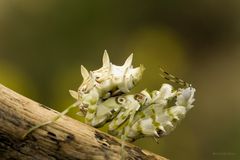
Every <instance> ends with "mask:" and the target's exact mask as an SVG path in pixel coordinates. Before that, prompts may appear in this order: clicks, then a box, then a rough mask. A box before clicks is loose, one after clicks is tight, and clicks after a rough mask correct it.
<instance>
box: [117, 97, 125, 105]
mask: <svg viewBox="0 0 240 160" xmlns="http://www.w3.org/2000/svg"><path fill="white" fill-rule="evenodd" d="M116 102H117V103H118V104H124V103H126V98H124V97H116Z"/></svg>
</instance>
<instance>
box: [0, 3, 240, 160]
mask: <svg viewBox="0 0 240 160" xmlns="http://www.w3.org/2000/svg"><path fill="white" fill-rule="evenodd" d="M104 49H107V50H108V53H109V54H110V58H111V61H112V62H113V63H114V64H118V65H120V64H122V63H123V62H124V60H125V59H126V58H127V57H128V56H129V55H130V53H132V52H133V53H134V65H135V66H136V65H139V64H144V66H145V67H146V71H145V73H144V77H143V79H142V81H141V83H140V84H139V85H138V86H137V87H136V89H135V90H134V91H140V90H142V89H144V88H149V89H150V90H152V89H158V88H160V86H161V83H163V82H167V81H165V80H163V79H162V78H161V77H160V76H159V74H160V70H159V68H160V67H163V68H164V69H165V70H167V71H169V72H170V73H173V74H174V75H177V76H178V77H181V78H183V79H184V80H186V81H188V82H190V83H192V84H193V86H194V87H196V89H197V92H196V102H195V108H193V109H192V110H191V111H190V112H189V114H188V115H187V117H186V119H184V120H183V122H182V123H181V125H179V126H178V127H177V129H176V130H175V131H174V132H173V133H172V134H170V135H169V136H167V137H164V138H162V140H161V141H160V143H159V144H156V143H155V141H154V140H153V139H152V138H143V139H141V140H138V141H136V142H134V143H135V144H136V145H138V146H140V147H142V148H144V149H148V150H150V151H152V152H154V153H157V154H160V155H162V156H165V157H167V158H169V159H178V160H186V159H191V160H193V159H194V160H203V159H206V160H207V159H216V160H218V159H228V160H231V159H234V160H237V159H240V114H239V113H240V94H239V91H240V85H239V82H240V73H239V72H240V71H239V69H240V1H238V0H228V1H216V0H215V1H214V0H203V1H186V0H183V1H177V0H171V1H164V0H159V1H154V0H150V1H145V2H144V1H137V0H132V1H118V2H116V1H110V0H106V1H76V0H73V1H61V0H60V1H56V0H41V1H35V0H23V1H16V0H0V83H2V84H4V85H5V86H7V87H9V88H11V89H13V90H15V91H17V92H19V93H21V94H23V95H25V96H27V97H29V98H31V99H34V100H36V101H38V102H40V103H43V104H45V105H48V106H51V107H52V108H54V109H56V110H58V111H62V110H63V109H64V108H65V107H66V106H68V105H69V104H71V103H73V102H74V100H73V99H72V98H71V97H70V95H69V93H68V90H69V89H75V90H76V89H77V88H78V86H79V85H80V83H81V82H82V78H81V75H80V65H81V64H83V65H84V66H85V67H86V68H88V69H89V70H94V69H96V68H99V67H100V66H101V59H102V55H103V51H104ZM175 86H176V85H175ZM70 116H73V117H74V118H79V117H77V116H74V114H73V113H70Z"/></svg>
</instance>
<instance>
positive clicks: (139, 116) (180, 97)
mask: <svg viewBox="0 0 240 160" xmlns="http://www.w3.org/2000/svg"><path fill="white" fill-rule="evenodd" d="M132 58H133V55H132V54H131V55H130V56H129V57H128V58H127V60H126V61H125V63H124V64H123V65H122V66H116V65H114V64H112V63H111V62H110V60H109V56H108V54H107V51H105V52H104V55H103V66H102V67H101V68H100V69H98V70H95V71H90V72H88V71H87V69H86V68H85V67H83V66H81V73H82V77H83V82H82V84H81V85H80V87H79V89H78V91H72V90H70V94H71V95H72V96H73V97H74V98H75V99H76V102H75V103H74V104H73V105H71V106H69V107H68V108H67V109H66V110H65V111H63V112H62V113H61V114H60V115H59V116H57V117H55V118H54V119H53V120H50V121H48V122H46V123H43V124H40V125H37V126H34V127H33V128H31V129H30V130H29V131H28V132H27V133H26V134H25V135H24V137H25V136H26V135H27V134H29V133H30V132H32V131H33V130H35V129H37V128H39V127H41V126H43V125H46V124H49V123H52V122H54V121H56V120H57V119H58V118H60V117H61V116H62V115H64V114H66V113H67V112H68V111H69V109H71V108H73V107H79V109H80V112H79V115H81V116H84V117H85V123H87V124H89V125H91V126H93V127H102V126H103V125H105V124H106V123H107V122H109V125H108V132H109V133H110V134H112V135H116V136H121V138H122V140H123V141H125V140H126V141H134V140H136V139H138V138H141V137H145V136H151V137H154V138H155V139H158V138H160V137H162V136H165V135H168V134H169V133H170V132H171V131H173V130H174V128H175V127H176V125H177V123H178V122H179V121H180V120H182V119H183V118H184V116H185V115H186V113H187V111H189V110H190V109H191V108H192V107H193V105H192V103H193V102H194V100H195V99H194V93H195V89H194V88H193V87H192V86H191V85H190V84H188V83H186V82H185V81H183V80H181V79H179V78H177V77H175V76H173V75H171V74H169V73H167V72H165V71H164V70H162V69H161V71H162V73H163V75H161V76H162V77H163V78H165V79H167V80H170V81H172V82H175V83H178V84H180V85H182V86H183V88H179V89H177V90H174V89H173V87H172V86H171V85H169V84H162V86H161V88H160V89H159V90H154V91H152V92H148V91H147V90H143V91H141V92H140V93H135V94H130V93H129V92H130V91H131V89H132V88H134V87H135V86H136V84H137V83H138V82H139V81H140V80H141V78H142V74H143V71H144V67H143V66H142V65H140V66H139V67H137V68H133V66H132ZM123 146H124V145H123V144H122V149H123Z"/></svg>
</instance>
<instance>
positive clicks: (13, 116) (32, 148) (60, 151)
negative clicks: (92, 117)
mask: <svg viewBox="0 0 240 160" xmlns="http://www.w3.org/2000/svg"><path fill="white" fill-rule="evenodd" d="M56 115H57V112H56V111H54V110H52V109H50V108H48V107H46V106H44V105H42V104H39V103H37V102H34V101H32V100H30V99H28V98H26V97H24V96H22V95H19V94H17V93H15V92H14V91H12V90H10V89H8V88H6V87H4V86H3V85H1V84H0V155H1V159H19V160H32V159H34V160H45V159H62V160H76V159H84V160H86V159H97V160H99V159H114V160H115V159H116V160H118V159H120V151H121V142H120V140H118V139H117V138H115V137H112V136H110V135H108V134H106V133H103V132H101V131H99V130H97V129H95V128H93V127H90V126H88V125H85V124H83V123H81V122H79V121H77V120H74V119H72V118H69V117H67V116H64V117H63V118H60V119H59V120H58V121H57V122H55V123H52V124H49V125H46V126H43V127H41V128H39V129H37V130H35V131H34V132H32V133H31V134H29V135H28V136H27V137H26V139H24V140H21V136H22V135H23V134H24V133H26V132H27V131H28V130H29V128H31V127H32V126H35V125H36V124H40V123H42V122H45V121H48V120H50V119H51V118H52V117H55V116H56ZM125 151H126V152H127V156H126V157H127V159H147V160H149V159H150V160H166V159H165V158H163V157H161V156H158V155H156V154H153V153H150V152H148V151H145V150H142V149H140V148H139V147H136V146H134V145H132V144H129V143H126V144H125Z"/></svg>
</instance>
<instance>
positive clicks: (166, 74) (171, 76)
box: [160, 68, 191, 87]
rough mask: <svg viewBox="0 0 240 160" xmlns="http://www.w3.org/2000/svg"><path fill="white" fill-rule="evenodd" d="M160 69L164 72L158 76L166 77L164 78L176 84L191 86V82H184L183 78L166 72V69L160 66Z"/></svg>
mask: <svg viewBox="0 0 240 160" xmlns="http://www.w3.org/2000/svg"><path fill="white" fill-rule="evenodd" d="M160 70H161V72H162V73H164V74H165V75H163V74H160V76H161V77H162V78H164V79H166V80H168V81H171V82H174V83H178V84H180V85H182V86H186V87H190V86H191V84H189V83H187V82H185V81H184V80H182V79H180V78H178V77H176V76H174V75H172V74H170V73H168V72H166V71H165V70H163V69H162V68H160Z"/></svg>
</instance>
